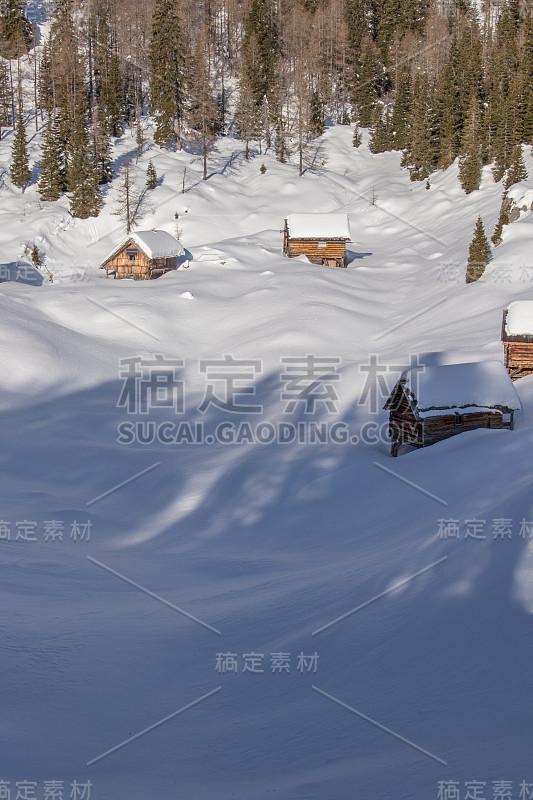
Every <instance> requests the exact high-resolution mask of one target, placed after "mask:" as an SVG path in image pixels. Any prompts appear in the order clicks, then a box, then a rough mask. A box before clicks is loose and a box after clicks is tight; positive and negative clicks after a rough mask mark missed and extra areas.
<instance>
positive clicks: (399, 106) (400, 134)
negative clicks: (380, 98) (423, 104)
mask: <svg viewBox="0 0 533 800" xmlns="http://www.w3.org/2000/svg"><path fill="white" fill-rule="evenodd" d="M411 102H412V98H411V75H410V73H409V70H407V69H402V70H401V71H400V73H399V75H398V79H397V83H396V90H395V97H394V108H393V111H392V118H391V126H392V141H391V149H392V150H403V149H404V147H406V146H407V142H408V136H409V117H410V114H411Z"/></svg>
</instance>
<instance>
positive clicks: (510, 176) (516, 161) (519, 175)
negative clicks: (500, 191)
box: [504, 144, 527, 191]
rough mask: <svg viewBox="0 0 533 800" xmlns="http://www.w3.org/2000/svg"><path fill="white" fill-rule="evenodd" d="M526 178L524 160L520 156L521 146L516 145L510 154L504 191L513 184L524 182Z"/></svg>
mask: <svg viewBox="0 0 533 800" xmlns="http://www.w3.org/2000/svg"><path fill="white" fill-rule="evenodd" d="M526 178H527V169H526V165H525V164H524V158H523V156H522V146H521V145H519V144H516V145H515V146H514V148H513V152H512V154H511V163H510V165H509V170H508V172H507V175H506V177H505V183H504V187H505V190H506V191H507V189H509V188H510V187H511V186H512V185H513V184H515V183H519V182H520V181H525V180H526Z"/></svg>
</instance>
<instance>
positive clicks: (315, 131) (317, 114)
mask: <svg viewBox="0 0 533 800" xmlns="http://www.w3.org/2000/svg"><path fill="white" fill-rule="evenodd" d="M309 122H310V130H309V132H310V134H311V136H312V137H315V138H316V137H317V136H321V135H322V134H323V133H324V130H325V129H326V121H325V119H324V104H323V102H322V100H321V99H320V95H319V94H318V92H317V90H316V89H315V90H314V91H313V92H312V94H311V102H310V120H309Z"/></svg>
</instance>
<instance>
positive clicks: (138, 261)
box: [106, 242, 151, 280]
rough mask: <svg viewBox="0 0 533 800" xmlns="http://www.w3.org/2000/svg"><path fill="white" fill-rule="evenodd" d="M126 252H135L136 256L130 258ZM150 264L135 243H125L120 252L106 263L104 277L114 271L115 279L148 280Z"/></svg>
mask: <svg viewBox="0 0 533 800" xmlns="http://www.w3.org/2000/svg"><path fill="white" fill-rule="evenodd" d="M128 250H131V251H133V250H135V251H136V254H135V255H134V256H133V257H132V256H131V255H129V254H128V253H127V251H128ZM150 263H151V262H150V259H149V258H148V256H146V255H145V254H144V253H143V252H142V250H140V249H139V247H138V246H137V245H136V244H135V243H133V242H127V243H126V244H125V245H124V247H123V248H122V250H121V251H120V252H119V253H117V254H116V255H115V256H113V258H112V259H111V260H110V261H108V262H107V264H106V275H107V273H108V272H110V271H112V270H114V271H115V276H116V277H117V278H126V277H128V278H130V277H131V278H135V279H136V280H147V279H149V278H150Z"/></svg>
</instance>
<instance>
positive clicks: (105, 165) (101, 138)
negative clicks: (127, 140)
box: [93, 108, 113, 186]
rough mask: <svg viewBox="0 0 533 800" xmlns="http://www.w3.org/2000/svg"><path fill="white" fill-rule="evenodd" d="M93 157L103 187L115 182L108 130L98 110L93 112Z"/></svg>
mask: <svg viewBox="0 0 533 800" xmlns="http://www.w3.org/2000/svg"><path fill="white" fill-rule="evenodd" d="M93 157H94V165H95V168H96V172H97V175H98V183H99V184H100V185H101V186H103V185H104V184H106V183H109V182H110V181H111V180H113V161H112V158H111V141H110V138H109V133H108V128H107V125H106V124H105V121H104V120H102V119H101V117H100V113H99V111H98V108H96V109H95V110H94V112H93Z"/></svg>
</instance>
